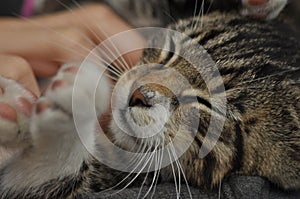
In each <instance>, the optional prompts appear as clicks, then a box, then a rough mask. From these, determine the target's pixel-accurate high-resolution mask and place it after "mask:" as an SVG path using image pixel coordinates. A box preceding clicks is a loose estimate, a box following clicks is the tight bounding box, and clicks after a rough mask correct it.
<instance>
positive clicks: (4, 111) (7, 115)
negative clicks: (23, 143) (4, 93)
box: [0, 102, 18, 122]
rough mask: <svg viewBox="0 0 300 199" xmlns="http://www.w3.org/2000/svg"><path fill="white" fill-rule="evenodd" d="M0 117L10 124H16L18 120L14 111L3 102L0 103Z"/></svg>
mask: <svg viewBox="0 0 300 199" xmlns="http://www.w3.org/2000/svg"><path fill="white" fill-rule="evenodd" d="M0 117H2V118H4V119H7V120H9V121H12V122H16V121H17V118H18V116H17V112H16V110H15V109H14V108H13V107H12V106H11V105H9V104H7V103H4V102H0Z"/></svg>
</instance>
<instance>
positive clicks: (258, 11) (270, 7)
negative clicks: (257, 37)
mask: <svg viewBox="0 0 300 199" xmlns="http://www.w3.org/2000/svg"><path fill="white" fill-rule="evenodd" d="M287 2H288V0H242V4H243V9H242V14H243V15H245V16H251V17H255V18H260V19H266V20H271V19H274V18H276V17H277V16H278V15H279V14H280V12H281V11H282V10H283V8H284V7H285V6H286V4H287Z"/></svg>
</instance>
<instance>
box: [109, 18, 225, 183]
mask: <svg viewBox="0 0 300 199" xmlns="http://www.w3.org/2000/svg"><path fill="white" fill-rule="evenodd" d="M197 22H199V21H192V20H186V21H183V22H180V23H179V24H178V28H179V29H180V28H182V27H185V34H186V35H180V34H179V35H176V34H172V33H171V34H169V35H167V36H162V35H158V36H157V37H155V38H153V39H152V41H151V42H150V45H151V46H153V44H154V45H155V44H161V46H162V48H163V49H165V50H160V49H147V50H145V51H144V54H143V57H142V59H141V61H140V63H139V64H138V66H136V67H135V68H133V69H132V70H131V71H129V72H127V73H126V74H124V75H123V77H121V78H120V80H119V81H118V83H117V85H116V87H115V93H114V95H113V99H112V109H113V116H114V119H113V120H112V123H111V129H112V132H113V136H114V141H115V143H116V144H117V145H119V146H121V147H122V148H125V149H126V150H130V151H134V152H140V153H142V152H146V151H147V152H149V151H155V149H162V148H163V149H165V148H166V151H165V157H166V158H171V157H168V153H169V154H170V153H174V156H176V157H175V159H177V158H180V157H181V158H180V162H181V164H182V167H183V170H184V172H185V173H186V175H187V178H189V177H191V176H194V177H191V178H193V179H189V180H190V181H191V182H193V180H195V181H197V180H198V181H197V182H193V183H195V184H204V183H203V182H202V181H201V180H203V179H199V178H197V177H195V175H196V174H197V173H198V174H199V173H200V172H202V166H203V161H202V159H201V158H199V150H200V148H201V147H202V145H203V144H202V143H203V142H204V139H205V135H206V133H207V130H208V127H209V125H210V120H211V116H212V103H214V104H213V105H214V106H218V105H220V106H221V103H218V100H217V99H215V100H214V99H212V98H211V93H210V92H211V91H212V90H214V89H215V88H221V87H222V80H221V79H220V78H218V77H213V78H211V76H213V75H215V74H216V73H215V72H217V71H214V70H213V64H214V63H212V62H213V61H212V60H211V59H210V58H209V56H208V54H207V52H206V51H205V50H204V49H203V48H201V47H200V46H199V44H198V43H197V42H196V41H194V40H193V39H191V38H189V35H190V36H193V33H195V29H193V27H194V26H193V24H195V23H197ZM187 35H188V36H187ZM194 39H195V38H194ZM168 51H170V52H168ZM203 75H204V76H206V77H203ZM205 78H206V79H205ZM205 81H206V82H205ZM207 83H208V84H209V85H210V87H211V88H209V89H208V88H207V86H206V84H207ZM210 89H212V90H210ZM219 94H220V95H222V89H221V91H220V93H219ZM212 101H214V102H212ZM215 119H216V120H220V124H221V126H220V127H219V126H214V130H215V131H216V132H219V133H220V132H221V130H220V129H221V128H222V121H221V120H222V119H224V117H222V115H221V114H220V113H218V114H215ZM217 123H218V121H217ZM199 132H201V133H199ZM215 136H216V135H215ZM217 139H218V138H217V136H216V137H215V138H212V139H209V140H208V142H209V144H212V145H213V142H214V141H217ZM195 140H196V141H195ZM209 144H208V145H209ZM212 145H211V146H205V147H207V148H206V150H210V149H212V147H213V146H212ZM172 156H173V155H172ZM172 159H174V158H173V157H172ZM191 162H193V163H195V164H191ZM165 166H167V165H165ZM225 169H226V168H225ZM166 170H167V171H165V172H164V175H166V176H168V175H170V176H171V172H172V170H171V167H170V166H169V167H167V169H166ZM168 171H169V172H168ZM166 178H168V177H166ZM214 183H217V182H214ZM208 186H209V184H208Z"/></svg>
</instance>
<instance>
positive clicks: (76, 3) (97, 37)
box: [69, 0, 126, 68]
mask: <svg viewBox="0 0 300 199" xmlns="http://www.w3.org/2000/svg"><path fill="white" fill-rule="evenodd" d="M72 2H73V3H74V5H76V6H77V7H78V8H79V9H81V10H82V11H83V12H84V14H85V16H86V17H87V18H89V19H90V20H92V19H91V18H90V17H89V15H87V14H86V11H85V8H84V7H82V6H81V5H80V4H79V3H78V2H76V1H74V0H72ZM69 9H70V8H69ZM71 10H72V9H71ZM77 17H78V16H77ZM78 18H79V19H80V20H81V22H82V24H83V25H84V26H85V27H86V28H87V29H88V30H89V31H90V32H91V33H92V34H93V35H94V36H95V38H96V39H97V40H98V42H99V43H101V42H102V41H103V40H104V39H102V38H101V37H100V36H99V35H97V33H96V32H95V31H94V30H93V29H92V28H91V27H90V26H88V25H87V24H86V23H84V21H83V20H82V17H78ZM97 28H98V29H99V27H98V26H97ZM99 31H100V32H101V33H102V34H103V35H104V36H105V37H107V34H105V33H104V31H102V30H101V29H99ZM107 38H108V37H107ZM106 40H107V39H106ZM109 41H110V40H109ZM111 44H112V45H113V47H114V48H115V49H116V47H115V46H114V44H113V43H111ZM103 46H104V47H105V49H107V50H108V51H109V53H110V54H111V55H112V56H113V55H114V54H113V53H112V51H111V49H110V48H109V47H107V46H105V45H103ZM121 57H122V56H121ZM122 58H123V57H122ZM116 61H117V62H118V64H119V65H120V66H122V67H123V68H124V64H125V65H126V61H125V60H124V59H123V61H124V63H123V62H120V61H119V60H118V59H117V60H116Z"/></svg>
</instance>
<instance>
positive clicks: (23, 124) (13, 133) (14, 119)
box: [0, 76, 37, 147]
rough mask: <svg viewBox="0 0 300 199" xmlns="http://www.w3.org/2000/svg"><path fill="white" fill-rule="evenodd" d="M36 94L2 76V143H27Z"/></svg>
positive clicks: (18, 144) (13, 144)
mask: <svg viewBox="0 0 300 199" xmlns="http://www.w3.org/2000/svg"><path fill="white" fill-rule="evenodd" d="M36 99H37V98H36V96H35V95H34V94H33V93H31V92H30V91H28V90H27V89H25V88H24V87H23V86H22V85H20V84H18V83H17V82H16V81H14V80H12V79H7V78H4V77H2V76H0V145H1V146H4V147H12V146H20V144H26V139H27V138H30V134H29V131H28V120H29V117H30V114H31V109H32V107H33V104H34V103H35V101H36Z"/></svg>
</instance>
